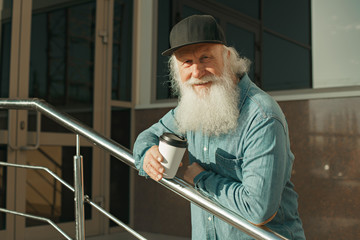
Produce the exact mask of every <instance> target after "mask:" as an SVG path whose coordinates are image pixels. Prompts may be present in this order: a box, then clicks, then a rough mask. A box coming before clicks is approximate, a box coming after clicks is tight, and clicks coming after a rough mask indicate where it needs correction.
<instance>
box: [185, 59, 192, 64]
mask: <svg viewBox="0 0 360 240" xmlns="http://www.w3.org/2000/svg"><path fill="white" fill-rule="evenodd" d="M191 63H192V61H191V60H186V61H184V64H187V65H188V64H191Z"/></svg>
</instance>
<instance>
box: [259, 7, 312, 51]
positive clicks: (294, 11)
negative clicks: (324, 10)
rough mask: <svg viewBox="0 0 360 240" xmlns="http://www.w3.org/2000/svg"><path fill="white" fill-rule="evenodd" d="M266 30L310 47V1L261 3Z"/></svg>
mask: <svg viewBox="0 0 360 240" xmlns="http://www.w3.org/2000/svg"><path fill="white" fill-rule="evenodd" d="M263 3H264V7H263V9H264V14H263V18H264V20H263V23H264V26H265V27H266V28H269V29H270V30H272V31H275V32H278V33H280V34H283V35H285V36H287V37H289V38H292V39H294V40H296V41H299V42H301V43H303V44H306V45H310V1H309V0H305V1H287V0H277V1H263Z"/></svg>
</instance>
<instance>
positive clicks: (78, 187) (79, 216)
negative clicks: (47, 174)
mask: <svg viewBox="0 0 360 240" xmlns="http://www.w3.org/2000/svg"><path fill="white" fill-rule="evenodd" d="M79 145H80V143H79V135H78V134H76V155H75V156H74V186H75V222H76V239H77V240H84V239H85V215H84V184H83V179H84V178H83V157H82V156H81V155H80V146H79Z"/></svg>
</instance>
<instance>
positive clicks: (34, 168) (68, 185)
mask: <svg viewBox="0 0 360 240" xmlns="http://www.w3.org/2000/svg"><path fill="white" fill-rule="evenodd" d="M0 166H5V167H17V168H24V169H32V170H43V171H45V172H47V173H48V174H49V175H51V176H52V177H53V178H55V179H56V180H58V181H59V182H60V183H61V184H62V185H64V186H65V187H67V188H68V189H69V190H70V191H72V192H75V189H74V187H72V186H71V185H70V184H68V183H67V182H66V181H64V180H63V179H62V178H60V177H59V176H58V175H56V174H55V173H54V172H53V171H51V170H50V169H49V168H46V167H42V166H32V165H24V164H15V163H8V162H1V161H0ZM84 201H85V202H87V203H88V204H90V205H91V206H93V207H94V208H96V209H97V210H98V211H99V212H101V213H102V214H104V215H105V216H107V217H108V218H110V219H111V220H112V221H114V222H115V223H117V224H118V225H119V226H121V227H123V228H124V229H125V230H126V231H128V232H130V233H131V234H132V235H134V236H135V237H137V238H138V239H142V240H145V238H144V237H143V236H141V235H140V234H138V233H137V232H135V231H134V230H133V229H131V228H130V227H128V226H127V225H126V224H125V223H123V222H121V221H120V220H119V219H117V218H116V217H114V216H113V215H111V214H109V213H108V212H106V211H105V210H104V209H103V208H101V207H100V206H98V205H97V204H96V203H94V202H92V201H91V200H90V198H89V196H88V195H85V196H84ZM0 212H5V213H11V214H16V215H20V216H25V215H28V216H27V217H29V218H33V219H37V220H41V221H44V222H48V223H49V224H51V225H52V226H53V227H54V228H55V229H56V230H58V231H59V229H60V228H59V227H57V226H56V227H55V226H54V223H52V222H51V220H50V219H47V218H42V217H37V216H33V215H31V216H30V215H29V214H24V213H19V212H16V211H10V210H7V211H5V210H4V209H3V208H0ZM25 217H26V216H25ZM59 232H60V233H61V234H63V235H64V232H63V231H62V230H61V229H60V231H59ZM69 239H71V238H69Z"/></svg>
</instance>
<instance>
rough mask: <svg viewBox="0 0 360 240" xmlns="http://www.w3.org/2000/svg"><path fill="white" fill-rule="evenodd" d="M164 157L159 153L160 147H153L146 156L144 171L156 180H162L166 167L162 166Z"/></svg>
mask: <svg viewBox="0 0 360 240" xmlns="http://www.w3.org/2000/svg"><path fill="white" fill-rule="evenodd" d="M162 161H163V157H162V156H161V154H160V152H159V148H158V146H152V147H151V148H150V149H149V150H148V152H147V153H146V154H145V159H144V164H143V169H144V171H145V172H146V173H147V174H148V175H149V176H150V177H151V178H152V179H154V180H156V181H159V180H160V179H161V178H162V174H163V172H164V170H165V169H164V167H163V166H162V165H161V162H162Z"/></svg>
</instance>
